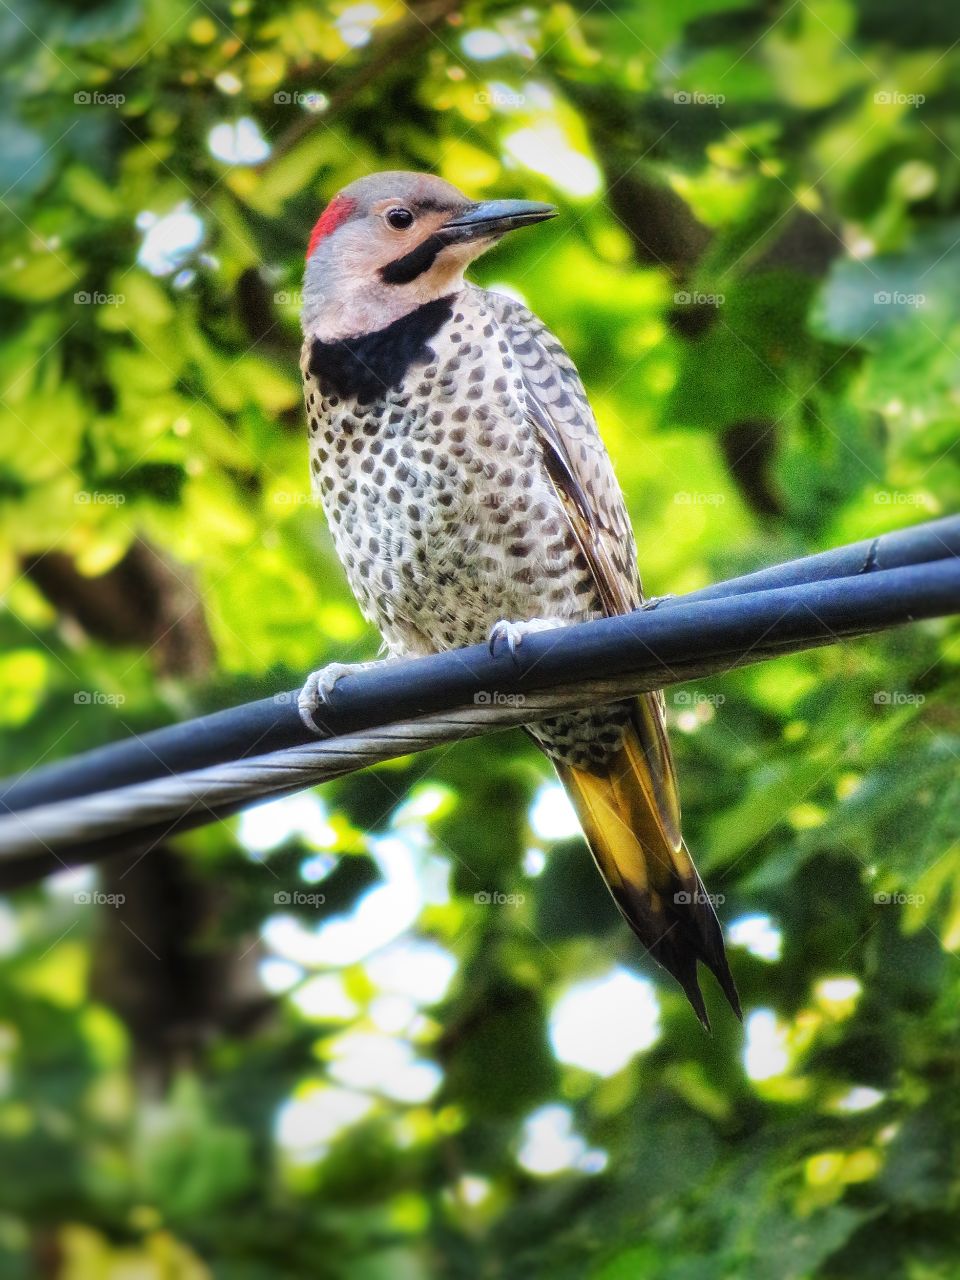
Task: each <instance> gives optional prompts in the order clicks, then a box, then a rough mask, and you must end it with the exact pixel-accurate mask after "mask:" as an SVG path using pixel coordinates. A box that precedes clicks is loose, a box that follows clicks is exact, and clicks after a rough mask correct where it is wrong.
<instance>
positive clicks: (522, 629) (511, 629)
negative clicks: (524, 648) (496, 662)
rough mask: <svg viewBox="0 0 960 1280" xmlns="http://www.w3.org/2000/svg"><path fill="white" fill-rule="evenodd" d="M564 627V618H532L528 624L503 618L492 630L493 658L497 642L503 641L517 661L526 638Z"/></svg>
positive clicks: (490, 639) (491, 649) (490, 638)
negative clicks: (518, 651) (518, 653)
mask: <svg viewBox="0 0 960 1280" xmlns="http://www.w3.org/2000/svg"><path fill="white" fill-rule="evenodd" d="M564 625H565V623H564V622H563V619H562V618H530V619H529V621H527V622H510V621H509V619H507V618H501V619H500V621H499V622H495V623H494V624H493V626H492V627H491V628H490V636H489V644H490V654H491V656H492V655H493V654H494V653H495V652H496V648H497V641H498V640H502V641H504V642H505V643H506V646H507V648H508V649H509V650H510V653H511V655H512V657H513V658H514V659H516V656H517V650H518V649H519V648H520V646H521V645H522V644H523V638H524V636H529V635H533V634H535V633H536V632H537V631H553V630H555V629H556V628H557V627H562V626H564Z"/></svg>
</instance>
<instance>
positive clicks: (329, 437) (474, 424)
mask: <svg viewBox="0 0 960 1280" xmlns="http://www.w3.org/2000/svg"><path fill="white" fill-rule="evenodd" d="M427 352H428V355H427V358H426V359H425V360H422V361H421V362H419V363H417V364H416V365H414V366H412V367H411V368H409V369H408V371H407V372H406V375H405V376H404V377H403V378H402V379H401V380H400V381H399V382H398V383H397V384H395V385H392V386H388V387H383V386H381V387H379V388H369V389H364V390H362V391H360V392H359V393H357V394H353V395H350V394H349V393H348V391H349V389H348V388H346V387H344V386H343V385H342V383H341V384H338V382H337V380H336V378H335V377H330V376H325V372H324V367H323V365H322V364H321V365H320V366H319V367H317V362H316V360H315V359H314V360H313V361H312V362H311V356H310V355H308V354H307V353H306V352H305V361H304V375H305V376H304V385H305V393H306V404H307V413H308V419H309V424H310V447H311V462H310V465H311V471H312V483H313V486H314V491H315V493H316V494H317V496H318V497H319V499H320V502H321V503H322V505H323V508H324V511H325V513H326V516H327V520H328V523H329V525H330V529H331V532H332V535H333V539H334V543H335V545H336V549H337V554H338V556H339V558H340V560H341V562H342V564H343V566H344V569H345V571H346V574H347V577H348V580H349V582H350V586H351V588H352V590H353V592H354V595H355V596H356V598H357V601H358V603H359V605H360V608H361V610H362V611H363V613H364V615H365V616H366V617H367V618H368V619H369V620H370V621H371V622H372V623H373V624H374V625H376V626H377V627H378V629H379V630H380V632H381V634H382V636H383V638H384V640H385V642H386V644H387V646H388V648H389V650H390V652H391V653H393V654H395V655H402V654H422V653H432V652H437V651H440V650H446V649H453V648H459V647H461V646H464V645H470V644H479V643H482V642H483V641H485V640H486V638H487V636H488V634H489V632H490V628H491V627H492V626H493V624H494V623H495V622H497V621H499V620H500V619H501V618H509V619H529V618H533V617H537V618H556V619H557V620H558V621H561V620H562V621H576V620H582V619H586V618H590V617H598V616H601V614H602V608H601V604H600V600H599V597H598V595H597V591H596V585H595V583H594V580H593V577H592V574H591V572H590V569H589V566H588V565H587V562H586V560H585V558H584V556H583V554H582V552H581V551H580V550H579V547H578V546H577V543H576V540H575V537H574V535H573V532H572V530H571V528H570V526H569V524H568V522H567V519H566V517H565V514H564V512H563V509H562V506H561V503H560V499H559V497H558V496H557V493H556V490H555V489H554V487H553V485H552V483H551V481H550V478H549V476H548V474H547V472H546V469H545V467H544V464H543V461H542V455H541V453H540V450H539V447H538V443H537V440H536V436H535V432H534V429H533V427H532V425H531V424H530V422H529V421H528V416H527V412H526V408H525V405H524V401H523V391H522V386H523V384H522V380H521V378H520V376H519V373H518V371H517V369H516V368H515V366H514V362H513V360H512V358H511V356H510V351H509V346H508V344H507V343H505V342H504V341H503V339H502V337H499V336H498V333H497V329H496V327H495V325H494V324H493V321H492V318H491V317H489V316H487V315H485V314H484V313H483V312H482V310H481V312H480V313H479V314H467V312H466V311H465V310H457V309H456V308H455V307H452V308H451V310H450V315H449V318H448V320H447V322H446V324H445V325H444V326H443V327H442V329H441V330H440V331H439V332H438V333H437V334H435V335H431V340H430V343H429V347H428V348H427ZM626 716H627V708H626V707H624V708H617V709H611V708H602V709H600V710H598V711H596V712H592V711H588V712H581V713H576V714H575V715H569V716H564V717H560V718H557V719H554V720H551V721H549V722H542V723H540V724H538V725H536V726H531V732H532V733H533V734H534V736H535V737H536V738H537V740H538V741H539V742H540V743H541V745H542V746H543V747H544V749H545V750H546V751H547V752H548V753H549V754H551V755H553V756H554V757H555V758H557V759H562V760H564V761H565V762H568V763H576V764H581V765H582V766H584V767H590V766H591V765H596V764H597V762H598V760H602V759H603V758H605V757H606V756H607V755H608V754H609V752H610V751H611V750H613V749H614V748H615V747H616V746H617V745H619V739H620V733H621V729H622V725H623V723H625V720H626Z"/></svg>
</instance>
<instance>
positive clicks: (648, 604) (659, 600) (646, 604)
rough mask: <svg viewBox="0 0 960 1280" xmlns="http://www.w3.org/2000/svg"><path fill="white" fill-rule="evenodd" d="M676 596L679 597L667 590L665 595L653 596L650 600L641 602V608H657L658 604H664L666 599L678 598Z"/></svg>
mask: <svg viewBox="0 0 960 1280" xmlns="http://www.w3.org/2000/svg"><path fill="white" fill-rule="evenodd" d="M676 598H677V597H676V596H675V595H674V594H673V592H672V591H670V592H667V594H666V595H665V596H651V597H650V598H649V600H644V601H643V602H642V603H641V605H640V608H641V609H655V608H656V607H657V605H658V604H663V602H664V600H676Z"/></svg>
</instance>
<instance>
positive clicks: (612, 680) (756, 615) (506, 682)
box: [0, 518, 960, 881]
mask: <svg viewBox="0 0 960 1280" xmlns="http://www.w3.org/2000/svg"><path fill="white" fill-rule="evenodd" d="M953 612H960V519H958V518H954V519H950V520H943V521H936V522H931V523H930V524H928V525H923V526H919V527H918V528H917V529H914V530H908V531H904V532H902V533H899V534H891V535H887V536H886V537H885V538H881V539H875V540H872V541H870V542H868V543H863V544H856V546H854V547H848V548H839V549H837V550H835V551H831V552H826V553H823V554H821V555H820V556H813V557H809V558H807V559H806V560H800V561H793V562H791V563H790V564H788V565H781V566H775V567H774V568H772V569H769V570H762V571H760V572H759V573H757V574H752V575H748V576H747V577H746V578H742V579H735V580H733V581H732V582H729V583H719V584H715V585H714V586H713V587H710V588H707V589H705V590H704V591H701V592H697V593H694V594H693V595H691V596H688V597H681V598H671V599H668V600H665V601H663V602H662V604H660V605H659V606H658V607H657V608H655V609H651V610H640V611H638V612H636V613H633V614H627V615H624V616H620V617H616V618H605V619H600V620H597V621H594V622H587V623H580V624H577V625H575V626H569V627H565V628H560V629H556V630H553V631H549V632H543V633H539V634H531V635H529V636H528V637H527V638H526V639H525V640H524V642H523V645H522V646H521V649H520V650H519V651H518V654H517V658H516V662H514V661H513V660H511V658H510V657H509V655H506V654H504V655H500V656H491V655H490V654H489V653H488V652H487V650H486V648H485V647H484V646H476V647H474V648H471V649H464V650H458V651H454V652H452V653H445V654H438V655H435V656H432V657H429V658H421V659H415V660H410V661H403V662H397V661H387V662H383V663H378V664H376V666H375V667H374V668H373V669H371V670H369V671H364V672H362V673H357V674H355V675H350V676H348V677H346V678H345V679H344V680H343V681H342V682H341V683H340V684H338V686H337V689H336V690H335V692H334V695H333V699H332V701H331V704H330V705H329V706H325V707H324V708H322V711H321V715H322V717H323V719H324V721H325V725H324V731H325V732H326V733H327V735H328V736H326V737H323V738H320V739H313V740H308V741H304V740H303V739H305V738H307V737H308V735H307V733H306V731H305V730H304V729H303V727H302V726H301V725H300V723H299V719H298V717H297V714H296V709H295V695H292V694H285V695H278V696H277V698H275V699H274V700H270V699H267V700H264V701H263V702H262V703H254V704H248V705H247V706H246V707H241V708H235V709H234V710H233V711H231V712H223V713H218V714H217V715H215V716H210V717H204V718H202V719H200V720H196V721H192V722H188V723H187V724H186V725H181V726H176V727H175V728H171V729H168V730H159V731H157V732H156V733H154V734H152V735H144V737H143V738H141V739H137V740H132V741H131V742H129V743H126V744H118V745H117V746H114V747H110V748H105V749H100V750H99V751H94V752H90V753H88V754H87V755H86V756H81V757H78V758H76V759H75V760H74V761H67V762H66V763H65V764H62V765H54V766H50V767H48V768H45V769H43V770H38V771H36V773H35V774H33V775H26V776H25V777H24V778H21V779H15V780H12V781H11V782H9V783H6V784H2V783H0V814H2V815H5V816H0V865H3V867H4V869H5V872H7V871H9V872H12V873H13V878H14V880H16V879H17V878H23V879H33V878H35V876H36V866H37V865H38V860H39V864H42V865H43V867H44V870H49V869H54V868H55V867H56V866H57V865H66V864H67V863H69V864H70V865H73V864H75V863H76V862H78V861H86V860H89V859H91V858H93V857H98V856H103V855H105V854H107V853H110V852H113V851H117V850H119V849H125V850H130V851H133V850H139V849H146V848H149V847H150V844H151V842H155V841H156V840H158V839H161V838H166V837H167V836H168V835H169V834H171V833H172V832H174V831H177V830H183V829H186V828H188V827H192V826H197V825H201V824H202V823H204V822H209V821H212V820H217V819H219V818H221V817H224V816H226V815H229V814H231V813H234V812H236V811H237V810H238V809H240V808H242V807H244V806H245V805H248V804H251V803H254V802H256V801H258V800H263V799H266V798H270V797H276V796H279V795H286V794H289V793H291V792H293V791H296V790H299V789H301V788H303V787H307V786H311V785H314V784H316V783H318V782H322V781H326V780H328V779H329V778H332V777H337V776H340V775H343V774H345V773H349V772H352V771H354V770H356V769H361V768H365V767H367V766H368V765H371V764H376V763H379V762H381V761H384V760H388V759H391V758H395V757H397V756H401V755H407V754H410V753H412V752H417V751H424V750H428V749H429V748H431V747H434V746H437V745H438V744H441V743H446V742H452V741H456V740H458V739H461V738H467V737H473V736H476V735H478V734H482V733H488V732H493V731H496V730H499V729H503V728H507V727H509V726H511V725H517V724H524V723H530V722H534V721H536V720H538V719H541V718H543V717H544V716H549V715H555V714H557V713H558V712H560V711H564V710H570V709H573V708H577V707H582V706H588V705H599V704H602V703H604V702H610V701H613V700H616V699H618V698H623V697H628V696H631V695H633V694H636V693H640V692H644V691H647V690H650V689H655V688H661V687H663V686H666V685H670V684H674V683H679V682H681V681H685V680H690V679H697V678H701V677H705V676H709V675H713V674H716V673H717V672H722V671H727V670H730V669H731V668H733V667H736V666H741V665H744V664H746V663H753V662H759V661H762V660H765V659H768V658H774V657H776V656H778V655H779V654H784V653H793V652H797V651H800V650H802V649H807V648H811V647H814V646H818V645H824V644H831V643H834V642H835V641H838V640H840V639H849V638H852V637H855V636H861V635H866V634H869V633H871V632H875V631H879V630H882V629H884V628H887V627H891V626H897V625H900V624H903V623H906V622H911V621H916V620H919V619H923V618H932V617H937V616H941V615H945V614H949V613H953ZM598 672H603V673H604V674H603V677H602V678H599V677H598V675H597V673H598ZM258 725H259V726H260V732H259V733H258V734H254V733H253V732H252V728H253V727H254V726H258ZM238 726H240V727H241V728H243V729H245V730H247V731H249V732H248V736H246V737H245V738H242V739H240V740H237V727H238ZM226 731H228V732H226ZM230 733H233V735H234V741H233V742H232V743H231V740H230V736H229V735H230ZM257 743H259V744H260V745H261V750H260V751H259V752H258V753H257V754H250V755H247V754H244V753H245V752H249V751H250V748H251V744H257ZM231 746H232V747H233V749H232V750H230V748H231ZM264 748H266V749H264ZM178 753H179V754H178ZM177 760H179V761H185V762H188V763H192V764H193V766H194V767H186V768H178V767H173V764H172V763H171V761H173V762H174V763H175V762H176V761H177ZM144 770H147V772H146V775H145V776H144V772H143V771H144ZM4 879H5V881H8V879H9V878H8V876H7V875H5V876H4Z"/></svg>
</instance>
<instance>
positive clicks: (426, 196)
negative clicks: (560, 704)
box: [300, 172, 740, 1024]
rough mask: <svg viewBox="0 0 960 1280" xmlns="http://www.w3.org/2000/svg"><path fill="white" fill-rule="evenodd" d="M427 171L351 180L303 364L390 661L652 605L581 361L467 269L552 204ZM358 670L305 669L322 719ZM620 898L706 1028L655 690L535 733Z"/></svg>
mask: <svg viewBox="0 0 960 1280" xmlns="http://www.w3.org/2000/svg"><path fill="white" fill-rule="evenodd" d="M556 212H557V211H556V209H555V208H554V207H553V206H551V205H546V204H536V203H533V202H530V201H525V200H491V201H484V202H480V203H477V202H474V201H472V200H469V199H468V198H467V197H466V196H464V195H463V194H462V193H461V192H460V191H458V190H457V189H456V188H455V187H453V186H451V185H450V184H449V183H447V182H444V181H442V180H441V179H439V178H436V177H432V176H430V175H428V174H418V173H403V172H389V173H378V174H373V175H371V176H369V177H365V178H360V179H359V180H358V181H356V182H353V183H351V184H350V186H348V187H346V188H344V190H343V191H341V192H340V193H339V195H337V196H335V197H334V199H333V200H332V201H331V202H330V204H329V205H328V206H327V208H326V209H325V210H324V212H323V214H322V216H321V217H320V219H319V221H318V222H317V224H316V226H315V227H314V228H313V234H312V235H311V237H310V243H309V248H308V250H307V261H306V274H305V279H304V291H303V331H304V344H303V353H302V358H301V368H302V371H303V384H304V394H305V398H306V407H307V417H308V420H309V436H310V467H311V472H312V483H313V488H314V491H315V493H316V495H317V496H318V497H319V500H320V502H321V503H322V505H323V508H324V511H325V513H326V516H327V520H328V522H329V525H330V530H331V532H332V534H333V540H334V543H335V545H336V549H337V553H338V555H339V557H340V560H341V562H342V564H343V566H344V568H345V570H346V573H347V577H348V579H349V581H350V586H351V587H352V589H353V592H354V594H355V596H356V598H357V601H358V603H359V605H360V608H361V610H362V611H363V614H364V616H365V617H366V618H367V619H368V620H369V621H371V622H372V623H374V624H375V625H376V626H377V627H378V628H379V630H380V632H381V635H382V636H383V639H384V642H385V645H386V648H387V650H388V651H389V653H390V654H391V655H394V656H400V655H413V654H429V653H436V652H438V651H440V650H445V649H453V648H457V647H460V646H463V645H471V644H478V643H481V642H483V641H484V640H487V639H491V640H492V641H495V640H496V639H497V638H498V637H502V638H503V639H504V640H506V642H507V643H509V644H510V645H511V646H512V645H515V644H517V643H521V642H522V639H523V635H524V632H525V631H528V630H530V629H531V628H542V627H544V626H562V625H564V624H565V623H570V622H576V621H581V620H584V619H588V618H598V617H603V616H606V615H610V614H617V613H625V612H628V611H630V610H633V609H636V608H638V607H639V606H640V604H641V603H642V599H643V597H642V595H641V588H640V581H639V577H638V574H637V567H636V549H635V545H634V539H633V532H632V529H631V525H630V520H629V518H628V515H627V511H626V506H625V504H624V499H623V495H622V493H621V491H620V487H619V485H618V483H617V480H616V476H615V475H614V472H613V468H612V466H611V463H610V459H609V457H608V456H607V452H606V449H605V448H604V445H603V442H602V440H601V439H600V435H599V432H598V429H597V424H596V421H595V419H594V416H593V413H592V411H591V409H590V405H589V403H588V401H587V397H586V394H585V392H584V389H583V385H582V383H581V381H580V377H579V375H578V373H577V370H576V368H575V366H574V364H573V362H572V361H571V359H570V357H569V356H568V355H567V353H566V351H565V350H564V349H563V347H562V346H561V344H560V343H559V342H558V341H557V339H556V338H555V337H554V336H553V334H552V333H550V331H549V330H548V329H547V328H546V326H545V325H544V324H543V323H542V322H541V321H540V320H539V319H538V318H537V317H536V316H535V315H534V314H533V313H532V312H531V311H529V310H528V309H527V308H526V307H525V306H523V305H522V304H521V303H519V302H516V301H514V300H513V299H512V298H509V297H506V296H504V295H503V294H499V293H496V292H492V291H490V290H485V289H480V288H478V287H477V286H476V285H473V284H469V283H467V282H465V281H464V278H463V272H464V269H465V268H466V267H467V266H468V264H469V263H470V262H471V261H472V260H473V259H474V258H476V257H478V256H479V255H480V254H481V253H483V252H484V251H485V250H487V249H489V248H490V247H491V245H493V244H495V243H496V242H497V240H499V238H500V237H501V236H502V235H503V234H504V233H505V232H507V231H510V230H512V229H514V228H517V227H524V226H529V225H531V224H533V223H537V222H542V221H543V220H544V219H546V218H551V217H553V216H554V215H555V213H556ZM347 670H349V668H345V667H343V666H341V665H340V664H334V665H333V666H331V667H327V668H325V669H324V670H323V671H319V672H315V673H314V675H313V676H311V677H310V679H309V680H308V681H307V684H306V685H305V687H304V690H303V693H302V694H301V699H300V710H301V715H302V716H303V717H304V720H305V721H306V723H307V724H311V723H312V720H311V717H312V713H313V712H314V711H315V710H316V709H317V707H318V705H319V704H320V703H321V702H323V701H324V700H325V699H326V697H327V696H329V693H330V691H331V690H332V688H333V685H334V684H335V682H336V680H337V679H339V678H340V676H342V675H343V674H344V672H345V671H347ZM528 732H529V733H530V734H531V735H532V736H533V738H534V739H535V740H536V741H537V742H538V743H539V745H540V746H541V747H542V748H543V750H544V751H545V752H546V754H547V755H548V756H549V757H550V758H551V759H552V761H553V762H554V764H555V766H556V769H557V772H558V774H559V776H560V780H561V782H562V784H563V786H564V787H565V789H566V791H567V793H568V795H569V796H570V799H571V800H572V802H573V805H574V808H575V809H576V812H577V814H578V816H579V818H580V822H581V824H582V827H583V831H584V835H585V836H586V839H587V843H588V844H589V846H590V849H591V851H592V853H593V856H594V859H595V860H596V863H597V866H598V868H599V870H600V873H601V875H602V876H603V878H604V880H605V881H606V884H607V887H608V888H609V890H610V893H611V894H612V896H613V898H614V901H615V902H616V905H617V906H618V907H619V909H620V911H621V913H622V914H623V916H624V917H625V918H626V920H627V922H628V924H629V925H630V927H631V928H632V929H633V931H634V933H635V934H636V935H637V936H638V937H639V939H640V941H641V942H642V943H643V945H644V946H645V947H646V948H647V950H648V951H649V953H650V954H651V955H652V956H653V957H654V958H655V959H656V960H657V961H659V963H660V964H661V965H663V966H664V967H665V968H666V969H667V970H668V971H669V972H670V973H671V974H673V976H674V977H675V978H676V979H677V980H678V981H679V983H680V985H681V986H682V988H683V990H684V991H685V992H686V994H687V996H688V998H689V1000H690V1002H691V1004H692V1005H693V1007H694V1009H695V1010H696V1012H697V1014H698V1016H699V1017H700V1019H701V1021H703V1022H704V1023H705V1024H706V1023H707V1014H706V1009H705V1006H704V1002H703V997H702V995H701V992H700V988H699V984H698V977H697V962H698V961H702V962H703V963H704V964H705V965H706V966H707V967H708V968H709V969H710V970H712V972H713V973H714V975H715V976H716V978H717V980H718V981H719V983H720V986H721V988H722V989H723V991H724V993H725V994H726V996H727V999H728V1000H729V1001H730V1003H731V1005H732V1006H733V1008H734V1010H735V1011H736V1012H737V1014H738V1015H739V1012H740V1009H739V1002H738V999H737V992H736V988H735V986H734V982H733V978H732V976H731V974H730V970H729V967H728V965H727V960H726V956H725V953H724V947H723V937H722V934H721V930H720V925H719V923H718V921H717V917H716V914H715V912H714V910H713V906H712V904H711V901H710V899H709V897H708V895H707V894H706V892H705V890H704V887H703V884H702V882H701V880H700V877H699V875H698V874H697V871H696V868H695V867H694V865H693V862H692V860H691V858H690V855H689V853H688V851H687V848H686V846H685V844H684V842H683V838H682V836H681V834H680V807H679V803H678V798H677V787H676V779H675V775H674V766H673V760H672V758H671V754H670V747H669V744H668V741H667V734H666V726H665V721H664V711H663V699H662V696H660V695H658V694H646V695H644V696H642V697H639V698H629V699H625V700H624V701H622V702H619V703H616V704H614V705H612V706H605V707H600V708H597V709H595V710H589V709H588V710H584V711H579V712H575V713H571V714H565V715H561V716H557V717H555V718H553V719H550V720H544V721H541V722H539V723H536V724H532V725H529V726H528Z"/></svg>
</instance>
